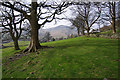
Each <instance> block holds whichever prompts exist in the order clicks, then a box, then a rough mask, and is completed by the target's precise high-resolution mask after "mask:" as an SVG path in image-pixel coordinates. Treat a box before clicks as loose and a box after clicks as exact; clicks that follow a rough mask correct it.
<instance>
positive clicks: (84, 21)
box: [72, 2, 101, 36]
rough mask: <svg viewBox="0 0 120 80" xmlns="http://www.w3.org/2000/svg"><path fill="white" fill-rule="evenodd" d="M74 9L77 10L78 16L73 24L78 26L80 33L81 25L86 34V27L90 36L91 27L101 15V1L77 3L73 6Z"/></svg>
mask: <svg viewBox="0 0 120 80" xmlns="http://www.w3.org/2000/svg"><path fill="white" fill-rule="evenodd" d="M72 10H73V11H74V12H77V17H76V18H75V19H73V20H72V24H73V25H75V26H76V27H77V31H78V35H79V29H80V27H81V29H82V34H83V35H84V29H85V30H86V31H87V35H88V36H89V34H90V29H91V27H92V26H93V25H94V24H95V23H96V22H97V20H98V19H99V18H100V16H101V3H100V2H88V3H86V2H82V3H81V5H77V6H76V7H75V8H72Z"/></svg>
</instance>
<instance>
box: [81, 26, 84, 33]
mask: <svg viewBox="0 0 120 80" xmlns="http://www.w3.org/2000/svg"><path fill="white" fill-rule="evenodd" d="M81 33H82V35H85V33H84V26H82V32H81Z"/></svg>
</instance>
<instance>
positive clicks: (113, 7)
mask: <svg viewBox="0 0 120 80" xmlns="http://www.w3.org/2000/svg"><path fill="white" fill-rule="evenodd" d="M112 4H113V6H112V9H113V15H112V27H113V34H114V33H116V27H115V26H116V24H115V17H116V15H115V14H116V13H115V2H113V3H112Z"/></svg>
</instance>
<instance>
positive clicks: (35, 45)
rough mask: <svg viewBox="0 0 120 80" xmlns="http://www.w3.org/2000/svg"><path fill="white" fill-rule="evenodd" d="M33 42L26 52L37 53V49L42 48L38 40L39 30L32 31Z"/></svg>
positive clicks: (31, 41)
mask: <svg viewBox="0 0 120 80" xmlns="http://www.w3.org/2000/svg"><path fill="white" fill-rule="evenodd" d="M31 34H32V35H31V40H30V44H29V46H28V47H27V48H26V49H25V50H24V52H26V51H28V52H36V51H37V49H40V48H41V45H40V43H39V39H38V29H31Z"/></svg>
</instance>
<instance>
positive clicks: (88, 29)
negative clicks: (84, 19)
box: [87, 25, 90, 36]
mask: <svg viewBox="0 0 120 80" xmlns="http://www.w3.org/2000/svg"><path fill="white" fill-rule="evenodd" d="M89 31H90V28H89V26H88V25H87V36H89V34H90V33H89Z"/></svg>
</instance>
